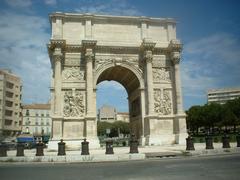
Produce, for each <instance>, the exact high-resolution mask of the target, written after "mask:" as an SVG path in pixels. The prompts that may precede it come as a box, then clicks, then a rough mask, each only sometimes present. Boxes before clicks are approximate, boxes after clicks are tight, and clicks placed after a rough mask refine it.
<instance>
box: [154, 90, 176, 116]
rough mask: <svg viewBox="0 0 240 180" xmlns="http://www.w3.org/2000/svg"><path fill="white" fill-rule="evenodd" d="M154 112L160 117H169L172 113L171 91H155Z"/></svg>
mask: <svg viewBox="0 0 240 180" xmlns="http://www.w3.org/2000/svg"><path fill="white" fill-rule="evenodd" d="M154 111H155V112H156V113H157V114H158V115H169V114H171V113H172V98H171V91H170V90H166V89H158V90H155V91H154Z"/></svg>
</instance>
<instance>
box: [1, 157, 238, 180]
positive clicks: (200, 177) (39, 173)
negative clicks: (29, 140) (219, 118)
mask: <svg viewBox="0 0 240 180" xmlns="http://www.w3.org/2000/svg"><path fill="white" fill-rule="evenodd" d="M0 179H1V180H13V179H14V180H15V179H16V180H48V179H51V180H81V179H84V180H92V179H94V180H95V179H96V180H101V179H103V180H107V179H112V180H118V179H120V180H124V179H129V180H155V179H156V180H190V179H191V180H204V179H206V180H235V179H236V180H239V179H240V155H228V156H226V155H225V156H222V157H216V156H215V157H213V156H211V157H210V156H208V157H198V158H197V157H191V158H179V159H160V160H159V159H158V160H156V159H154V160H144V161H130V162H112V163H85V164H83V163H74V164H53V163H51V164H42V163H35V164H0Z"/></svg>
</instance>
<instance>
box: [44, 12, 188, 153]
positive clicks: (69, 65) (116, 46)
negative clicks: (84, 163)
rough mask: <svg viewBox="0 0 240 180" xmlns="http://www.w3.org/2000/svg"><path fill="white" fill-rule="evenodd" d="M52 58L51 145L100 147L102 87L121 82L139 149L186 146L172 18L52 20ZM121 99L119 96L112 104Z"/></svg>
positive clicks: (66, 16)
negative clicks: (99, 88)
mask: <svg viewBox="0 0 240 180" xmlns="http://www.w3.org/2000/svg"><path fill="white" fill-rule="evenodd" d="M50 22H51V26H52V36H51V39H50V42H49V44H48V52H49V57H50V60H51V66H52V70H53V75H52V82H51V117H52V140H51V141H50V142H49V149H57V143H58V142H59V140H60V139H64V141H65V142H66V146H67V148H79V147H80V145H81V142H82V140H83V139H84V138H87V140H88V141H89V146H90V148H98V147H100V145H99V140H98V137H97V117H96V116H97V112H96V91H97V84H98V83H100V82H102V81H105V80H114V81H117V82H119V83H120V84H122V85H123V86H124V87H125V89H126V91H127V93H128V104H129V115H130V128H131V132H132V133H134V134H135V135H136V137H137V138H138V140H139V142H140V144H141V145H142V146H145V145H170V144H185V138H186V137H187V132H186V119H185V117H186V115H185V113H184V110H183V107H182V104H183V102H182V92H181V80H180V79H181V78H180V66H179V64H180V59H181V57H180V53H181V50H182V44H181V42H180V41H179V40H178V39H177V37H176V22H175V20H174V19H171V18H150V17H143V16H141V17H132V16H106V15H94V14H75V13H60V12H57V13H53V14H51V15H50ZM113 98H114V97H113Z"/></svg>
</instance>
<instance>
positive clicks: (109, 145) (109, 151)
mask: <svg viewBox="0 0 240 180" xmlns="http://www.w3.org/2000/svg"><path fill="white" fill-rule="evenodd" d="M105 154H114V152H113V141H112V140H108V141H106V152H105Z"/></svg>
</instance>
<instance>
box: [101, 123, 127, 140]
mask: <svg viewBox="0 0 240 180" xmlns="http://www.w3.org/2000/svg"><path fill="white" fill-rule="evenodd" d="M106 129H110V134H109V136H110V137H117V136H118V135H119V133H122V134H124V135H127V134H129V133H130V127H129V123H127V122H123V121H116V122H114V123H109V122H106V121H102V122H101V121H98V124H97V132H98V136H106Z"/></svg>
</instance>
